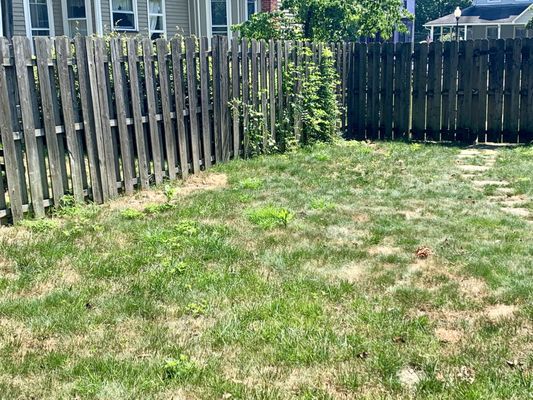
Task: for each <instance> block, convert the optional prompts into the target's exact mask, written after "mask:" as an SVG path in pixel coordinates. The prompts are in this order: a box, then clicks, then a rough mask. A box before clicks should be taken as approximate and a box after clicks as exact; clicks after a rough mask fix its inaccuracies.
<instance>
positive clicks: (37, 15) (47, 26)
mask: <svg viewBox="0 0 533 400" xmlns="http://www.w3.org/2000/svg"><path fill="white" fill-rule="evenodd" d="M28 6H29V7H28V8H29V13H30V15H29V17H30V20H29V23H30V35H31V36H52V30H51V26H52V24H51V23H50V13H49V11H50V10H49V7H48V1H47V0H28Z"/></svg>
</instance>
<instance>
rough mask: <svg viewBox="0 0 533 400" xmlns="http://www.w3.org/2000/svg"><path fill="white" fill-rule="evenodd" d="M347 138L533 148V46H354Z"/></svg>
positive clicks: (511, 43)
mask: <svg viewBox="0 0 533 400" xmlns="http://www.w3.org/2000/svg"><path fill="white" fill-rule="evenodd" d="M348 65H349V66H348V79H347V85H348V86H347V99H346V104H347V110H348V112H347V115H348V127H347V129H348V132H347V135H348V136H350V137H353V138H356V139H365V138H366V139H412V140H429V141H460V142H467V143H471V142H474V141H475V140H478V141H479V142H510V143H529V142H531V141H532V140H533V39H523V40H521V39H508V40H502V39H500V40H476V41H473V40H469V41H461V42H459V43H457V42H444V43H443V42H434V43H430V44H427V43H417V44H415V45H414V52H413V51H412V50H411V48H410V45H409V44H400V45H397V46H396V47H395V46H394V45H393V44H391V43H386V44H383V45H380V44H370V45H366V44H350V45H349V48H348Z"/></svg>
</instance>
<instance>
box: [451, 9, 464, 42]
mask: <svg viewBox="0 0 533 400" xmlns="http://www.w3.org/2000/svg"><path fill="white" fill-rule="evenodd" d="M462 14H463V12H462V11H461V9H460V8H459V7H457V8H456V9H455V11H454V12H453V15H454V16H455V39H456V40H457V42H458V43H459V19H460V18H461V15H462Z"/></svg>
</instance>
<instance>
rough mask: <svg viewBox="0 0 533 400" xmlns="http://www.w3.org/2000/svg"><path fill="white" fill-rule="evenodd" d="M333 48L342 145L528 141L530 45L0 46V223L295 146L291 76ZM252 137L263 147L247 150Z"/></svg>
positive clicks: (531, 130) (90, 40)
mask: <svg viewBox="0 0 533 400" xmlns="http://www.w3.org/2000/svg"><path fill="white" fill-rule="evenodd" d="M326 47H327V48H328V49H329V50H331V51H332V53H333V59H334V63H335V68H336V70H337V72H338V82H337V95H338V101H339V105H340V106H341V110H342V115H341V120H340V122H339V128H340V129H341V130H342V132H343V133H344V134H345V135H346V136H347V137H350V138H356V139H371V140H372V139H414V140H430V141H456V140H457V141H463V142H473V141H474V140H476V139H477V140H479V141H481V142H484V141H493V142H514V143H529V142H530V141H531V140H533V39H527V40H519V39H516V40H507V41H504V40H491V41H486V40H482V41H464V42H463V41H462V42H460V43H456V42H445V43H441V42H435V43H431V44H429V45H428V44H416V45H415V46H414V52H413V51H412V47H411V44H397V45H394V44H391V43H385V44H379V43H372V44H363V43H335V44H317V43H307V42H291V41H285V42H282V41H269V42H266V41H256V40H247V39H244V40H240V39H233V40H231V41H228V39H227V38H225V37H214V38H212V39H211V40H208V39H207V38H201V39H196V38H181V37H175V38H172V39H171V40H166V39H157V40H156V41H150V40H149V39H133V38H128V39H126V38H113V39H111V40H104V39H102V38H95V37H78V38H76V39H74V40H71V39H68V38H65V37H58V38H54V39H50V38H36V39H35V41H34V43H33V46H32V44H31V43H30V41H29V40H28V39H27V38H25V37H15V38H13V40H12V42H9V41H8V40H7V39H5V38H0V134H1V135H0V140H1V148H0V173H1V179H0V222H1V223H6V222H10V221H15V222H16V221H18V220H20V219H22V218H23V217H24V216H26V215H34V216H37V217H42V216H44V215H45V214H46V210H47V209H48V208H50V207H53V206H57V205H58V204H59V202H60V200H61V198H62V197H63V196H65V195H69V196H73V198H74V199H75V200H76V201H79V202H81V201H85V200H92V201H94V202H96V203H103V202H106V201H108V200H109V199H111V198H114V197H116V196H117V195H118V194H119V193H125V194H131V193H133V191H134V190H136V189H146V188H148V187H149V186H150V185H151V184H159V183H161V182H163V181H164V180H165V179H176V178H186V177H187V176H188V175H189V174H194V173H197V172H199V171H200V170H203V169H206V168H209V167H210V166H211V165H213V164H216V163H220V162H224V161H227V160H229V159H232V158H238V157H246V156H248V155H249V154H251V153H256V152H260V151H262V150H264V149H266V148H267V146H269V145H270V144H271V143H277V142H278V140H279V138H278V136H279V132H278V131H279V130H280V126H283V127H284V128H285V129H286V128H287V125H289V128H290V129H292V130H293V131H294V136H295V138H296V139H300V138H301V137H300V136H301V131H302V116H301V114H300V113H301V111H300V109H299V107H298V104H297V103H298V99H299V96H300V94H301V90H302V82H301V79H303V78H301V77H300V78H298V77H296V79H287V72H288V70H289V69H291V68H292V69H293V70H294V67H295V66H297V67H300V68H301V67H303V68H304V70H306V68H308V64H309V63H311V62H316V60H320V59H321V57H322V51H323V50H324V49H325V48H326ZM304 48H305V49H307V50H306V51H302V50H303V49H304ZM300 71H301V69H300ZM304 75H305V73H304ZM289 81H290V84H289ZM300 97H301V96H300ZM288 111H289V114H290V115H291V118H290V122H287V119H286V116H287V113H288ZM258 120H259V121H258ZM257 126H259V127H260V131H261V132H260V135H261V137H262V138H261V140H260V143H259V144H258V143H255V142H254V143H251V142H250V132H251V130H252V129H254V130H257ZM255 134H257V133H256V132H255ZM256 141H257V140H256Z"/></svg>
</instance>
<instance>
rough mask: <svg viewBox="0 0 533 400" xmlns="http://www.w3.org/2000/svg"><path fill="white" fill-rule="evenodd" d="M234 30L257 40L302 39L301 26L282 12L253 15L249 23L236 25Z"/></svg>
mask: <svg viewBox="0 0 533 400" xmlns="http://www.w3.org/2000/svg"><path fill="white" fill-rule="evenodd" d="M232 29H233V31H234V32H238V33H239V35H240V36H242V37H245V38H249V39H257V40H260V39H265V40H269V39H276V40H277V39H280V40H296V39H300V38H301V37H302V33H301V29H300V26H299V25H297V24H294V23H293V21H291V19H290V18H288V17H287V15H285V13H283V12H281V11H274V12H261V13H256V14H253V15H252V16H251V18H250V19H249V20H248V21H245V22H243V23H242V24H239V25H234V26H233V27H232Z"/></svg>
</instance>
